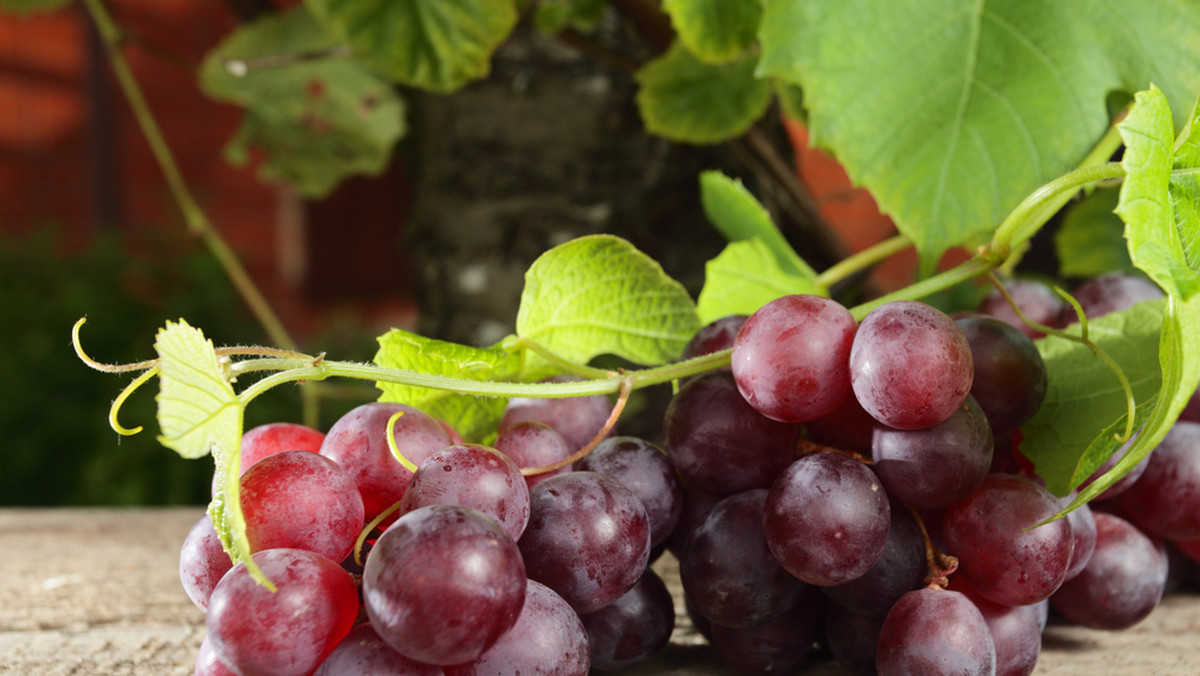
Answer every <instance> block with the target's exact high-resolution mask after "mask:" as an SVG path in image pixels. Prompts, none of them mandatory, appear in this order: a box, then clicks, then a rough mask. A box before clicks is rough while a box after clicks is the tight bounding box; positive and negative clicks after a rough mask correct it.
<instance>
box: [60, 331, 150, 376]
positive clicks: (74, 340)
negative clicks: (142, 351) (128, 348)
mask: <svg viewBox="0 0 1200 676" xmlns="http://www.w3.org/2000/svg"><path fill="white" fill-rule="evenodd" d="M86 323H87V317H80V318H79V321H77V322H75V326H73V327H71V345H72V346H73V347H74V348H75V354H76V355H78V356H79V359H80V361H82V362H83V363H85V364H87V365H88V366H90V367H92V368H94V369H96V370H97V371H103V372H104V373H129V372H130V371H144V370H145V369H148V368H156V367H157V366H158V364H159V362H160V360H158V359H148V360H146V361H139V362H137V363H135V364H105V363H102V362H98V361H96V360H95V359H92V358H91V357H89V356H88V355H87V353H86V352H84V351H83V342H82V341H80V339H79V329H80V328H81V327H82V326H83V325H84V324H86Z"/></svg>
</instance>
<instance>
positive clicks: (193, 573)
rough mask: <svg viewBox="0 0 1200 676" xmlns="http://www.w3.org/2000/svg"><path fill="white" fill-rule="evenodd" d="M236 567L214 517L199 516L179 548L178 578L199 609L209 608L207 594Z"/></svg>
mask: <svg viewBox="0 0 1200 676" xmlns="http://www.w3.org/2000/svg"><path fill="white" fill-rule="evenodd" d="M230 568H233V561H232V560H231V559H230V558H229V555H228V554H226V553H225V548H224V547H223V546H221V538H220V537H218V536H217V531H216V530H215V529H214V528H213V522H212V517H211V516H209V515H208V514H205V515H204V516H202V517H200V519H199V520H198V521H196V523H195V525H193V526H192V528H191V530H189V531H188V534H187V536H186V537H185V538H184V539H183V546H182V547H180V551H179V579H180V581H181V582H182V583H183V591H184V592H185V593H186V594H187V595H188V598H189V599H191V600H192V603H194V604H196V607H197V608H199V609H200V610H203V611H207V610H208V598H209V597H210V596H212V591H213V589H215V588H216V586H217V583H218V582H220V581H221V577H222V576H223V575H225V573H227V572H229V569H230Z"/></svg>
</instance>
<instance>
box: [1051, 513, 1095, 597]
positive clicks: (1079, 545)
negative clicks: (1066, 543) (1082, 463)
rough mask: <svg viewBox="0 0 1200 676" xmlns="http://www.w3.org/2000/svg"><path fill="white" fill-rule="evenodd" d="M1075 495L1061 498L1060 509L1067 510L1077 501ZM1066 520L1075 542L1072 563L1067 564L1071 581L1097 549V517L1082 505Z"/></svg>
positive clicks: (1068, 578)
mask: <svg viewBox="0 0 1200 676" xmlns="http://www.w3.org/2000/svg"><path fill="white" fill-rule="evenodd" d="M1075 495H1076V494H1075V493H1071V494H1069V495H1067V496H1066V497H1062V498H1059V499H1058V506H1059V508H1060V509H1066V507H1067V505H1069V504H1071V501H1072V500H1074V499H1075ZM1065 518H1066V519H1067V522H1068V523H1070V524H1071V537H1072V539H1073V540H1074V541H1075V544H1074V545H1073V546H1072V547H1071V562H1070V563H1069V564H1067V576H1066V578H1065V579H1067V580H1070V579H1071V578H1073V577H1075V576H1076V575H1078V574H1079V573H1080V572H1081V571H1082V570H1083V568H1084V566H1086V565H1087V562H1088V559H1090V558H1092V552H1093V551H1095V549H1096V517H1095V514H1094V513H1093V512H1092V508H1091V507H1088V506H1087V505H1080V506H1078V507H1076V508H1075V509H1073V510H1071V511H1070V512H1068V513H1067V516H1066V517H1065Z"/></svg>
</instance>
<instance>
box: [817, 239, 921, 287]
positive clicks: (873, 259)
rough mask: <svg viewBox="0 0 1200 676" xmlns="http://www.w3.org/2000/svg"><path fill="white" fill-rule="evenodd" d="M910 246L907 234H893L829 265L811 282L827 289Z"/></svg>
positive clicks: (910, 242) (910, 241)
mask: <svg viewBox="0 0 1200 676" xmlns="http://www.w3.org/2000/svg"><path fill="white" fill-rule="evenodd" d="M910 246H912V240H911V239H909V238H908V237H907V236H905V235H894V236H892V237H889V238H888V239H885V240H883V241H882V242H877V243H875V244H872V245H871V246H869V247H867V248H866V249H863V250H862V251H859V252H858V253H856V254H853V255H851V256H848V257H846V258H844V259H843V260H841V261H839V262H837V263H835V264H833V265H831V266H830V267H829V268H828V269H826V270H825V272H822V273H821V274H819V275H817V276H816V278H814V279H813V283H815V284H816V285H817V286H818V287H819V288H822V289H828V288H829V287H831V286H833V285H834V284H837V283H838V282H840V281H842V280H843V279H846V278H847V277H849V276H851V275H853V274H855V273H856V272H859V271H861V270H865V269H866V268H869V267H871V266H872V265H875V264H876V263H879V262H880V261H883V260H884V259H886V258H889V257H890V256H892V255H894V254H897V253H900V252H901V251H903V250H905V249H907V248H908V247H910Z"/></svg>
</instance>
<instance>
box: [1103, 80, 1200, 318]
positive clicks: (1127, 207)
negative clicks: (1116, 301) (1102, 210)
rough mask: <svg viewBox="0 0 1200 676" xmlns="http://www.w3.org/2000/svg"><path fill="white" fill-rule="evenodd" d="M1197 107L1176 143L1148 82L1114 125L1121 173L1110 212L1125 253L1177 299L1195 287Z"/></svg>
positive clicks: (1199, 237) (1199, 241)
mask: <svg viewBox="0 0 1200 676" xmlns="http://www.w3.org/2000/svg"><path fill="white" fill-rule="evenodd" d="M1197 112H1200V111H1197ZM1197 112H1193V115H1192V117H1190V118H1189V119H1188V124H1187V126H1186V127H1185V130H1184V133H1183V134H1182V135H1181V137H1180V139H1179V143H1178V144H1176V142H1175V132H1174V127H1173V125H1172V122H1171V108H1170V106H1169V104H1168V103H1167V99H1166V96H1164V95H1163V93H1162V92H1161V91H1160V90H1159V89H1157V88H1154V87H1152V88H1151V89H1149V90H1147V91H1144V92H1138V94H1137V97H1136V98H1135V103H1134V106H1133V109H1132V110H1131V111H1130V112H1129V117H1127V118H1126V119H1125V120H1124V121H1123V122H1122V123H1121V125H1120V127H1119V129H1120V132H1121V138H1122V139H1124V141H1125V154H1124V156H1123V157H1122V160H1121V162H1122V164H1123V165H1124V167H1125V173H1126V175H1125V181H1124V182H1123V183H1122V184H1121V199H1120V203H1119V204H1118V206H1117V210H1116V212H1117V215H1119V216H1120V217H1121V219H1122V220H1124V221H1125V223H1126V226H1127V227H1126V237H1127V238H1128V240H1129V255H1130V257H1131V258H1132V259H1133V264H1134V265H1136V266H1137V267H1138V268H1139V269H1141V270H1143V271H1145V272H1146V274H1148V275H1149V276H1150V278H1151V279H1153V280H1154V281H1155V282H1157V283H1158V285H1159V286H1161V287H1162V288H1163V289H1165V290H1166V291H1167V293H1168V294H1170V295H1172V296H1178V297H1179V298H1181V299H1183V300H1187V299H1189V298H1191V297H1192V296H1193V295H1194V294H1195V293H1196V292H1197V291H1200V181H1198V180H1197V172H1198V171H1200V128H1198V127H1200V125H1197V124H1196V114H1197ZM1193 130H1195V133H1194V132H1193ZM1177 148H1178V150H1176V149H1177Z"/></svg>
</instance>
